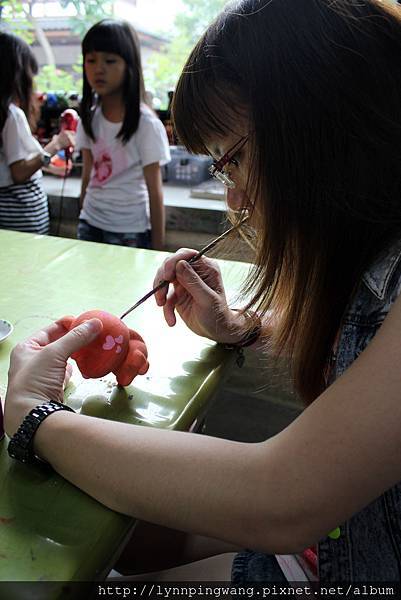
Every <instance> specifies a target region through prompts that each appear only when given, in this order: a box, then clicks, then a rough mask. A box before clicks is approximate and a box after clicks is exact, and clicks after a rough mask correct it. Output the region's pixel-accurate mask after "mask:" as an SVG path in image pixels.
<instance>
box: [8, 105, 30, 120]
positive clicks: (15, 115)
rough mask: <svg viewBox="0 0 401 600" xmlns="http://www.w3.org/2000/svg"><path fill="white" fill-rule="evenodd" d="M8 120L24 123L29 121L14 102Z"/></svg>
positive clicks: (9, 108)
mask: <svg viewBox="0 0 401 600" xmlns="http://www.w3.org/2000/svg"><path fill="white" fill-rule="evenodd" d="M8 118H11V119H13V120H14V121H23V122H25V121H26V120H27V119H26V116H25V113H24V111H23V110H22V108H20V107H19V106H17V105H16V104H14V103H13V102H11V103H10V105H9V107H8Z"/></svg>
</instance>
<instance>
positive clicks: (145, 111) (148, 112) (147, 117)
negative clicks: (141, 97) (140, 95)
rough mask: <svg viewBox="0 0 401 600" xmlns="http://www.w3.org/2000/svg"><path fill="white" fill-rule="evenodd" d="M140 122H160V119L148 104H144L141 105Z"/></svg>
mask: <svg viewBox="0 0 401 600" xmlns="http://www.w3.org/2000/svg"><path fill="white" fill-rule="evenodd" d="M140 121H142V122H148V123H149V122H152V121H154V122H157V121H160V119H159V117H158V116H157V114H156V113H155V111H154V110H152V109H151V108H150V106H148V105H147V104H145V103H144V102H142V103H141V116H140Z"/></svg>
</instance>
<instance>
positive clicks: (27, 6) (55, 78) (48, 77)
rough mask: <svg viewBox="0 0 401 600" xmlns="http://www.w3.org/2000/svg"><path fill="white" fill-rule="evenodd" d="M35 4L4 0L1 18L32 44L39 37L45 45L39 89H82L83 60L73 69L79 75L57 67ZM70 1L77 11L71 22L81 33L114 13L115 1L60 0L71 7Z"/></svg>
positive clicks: (71, 90)
mask: <svg viewBox="0 0 401 600" xmlns="http://www.w3.org/2000/svg"><path fill="white" fill-rule="evenodd" d="M34 4H35V0H25V1H21V0H0V7H1V8H2V14H1V20H2V21H3V22H4V23H6V24H7V25H8V26H9V28H10V30H11V31H12V32H13V33H15V34H16V35H18V36H20V37H22V38H23V39H24V40H25V41H26V42H27V43H28V44H32V43H33V42H34V41H35V39H36V40H37V41H38V43H39V44H40V45H41V46H42V49H43V51H44V54H45V57H46V62H47V64H46V65H44V66H43V67H42V68H41V69H40V72H39V74H38V76H37V77H36V87H37V89H38V90H40V91H52V92H56V91H59V90H64V91H65V92H66V93H69V92H73V91H76V90H81V88H82V62H80V63H79V64H77V65H74V66H73V72H74V73H76V74H77V75H78V77H76V76H75V77H74V76H73V75H71V74H70V73H67V72H66V71H63V70H62V69H58V68H57V66H56V64H55V60H54V55H53V50H52V48H51V46H50V44H49V42H48V40H47V38H46V34H45V32H44V31H43V29H42V28H41V27H40V25H39V23H38V20H37V19H35V17H34V16H33V14H32V13H33V11H32V8H33V6H34ZM69 5H72V6H73V7H74V8H75V13H76V14H75V16H73V17H71V18H70V25H71V28H72V30H73V31H75V32H76V33H77V34H78V35H79V36H82V35H83V34H84V33H85V32H86V31H87V29H88V28H89V27H90V26H91V25H93V24H94V23H96V22H97V21H100V19H104V18H105V17H108V16H111V15H112V12H113V2H111V1H108V2H107V1H106V2H104V1H103V0H85V1H84V2H83V1H80V0H60V6H61V7H62V8H67V7H68V6H69ZM78 62H79V61H78Z"/></svg>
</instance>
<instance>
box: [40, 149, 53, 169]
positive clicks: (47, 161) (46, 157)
mask: <svg viewBox="0 0 401 600" xmlns="http://www.w3.org/2000/svg"><path fill="white" fill-rule="evenodd" d="M51 159H52V157H51V155H50V154H49V153H48V152H44V153H43V154H42V163H43V165H44V166H45V167H47V166H48V165H50V161H51Z"/></svg>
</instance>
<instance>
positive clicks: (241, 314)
mask: <svg viewBox="0 0 401 600" xmlns="http://www.w3.org/2000/svg"><path fill="white" fill-rule="evenodd" d="M230 313H231V314H230V322H229V325H228V331H227V335H225V336H224V337H223V338H222V339H221V340H219V342H220V343H222V344H225V345H226V346H233V347H246V346H250V345H251V344H253V343H254V342H256V340H257V339H258V338H259V337H260V335H261V332H262V321H261V319H260V317H259V315H258V314H257V313H256V312H251V311H244V310H243V309H240V308H233V309H230Z"/></svg>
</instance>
